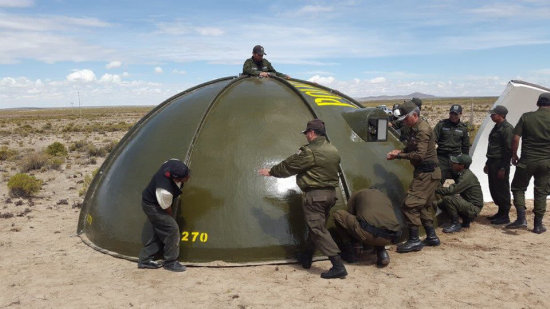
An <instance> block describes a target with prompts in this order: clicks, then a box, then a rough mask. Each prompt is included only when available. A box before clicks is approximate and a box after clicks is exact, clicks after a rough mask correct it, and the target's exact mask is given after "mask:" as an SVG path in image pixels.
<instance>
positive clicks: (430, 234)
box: [422, 225, 441, 247]
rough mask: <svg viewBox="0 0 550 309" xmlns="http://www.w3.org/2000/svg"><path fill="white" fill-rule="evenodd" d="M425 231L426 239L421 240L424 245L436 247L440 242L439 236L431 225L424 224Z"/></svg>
mask: <svg viewBox="0 0 550 309" xmlns="http://www.w3.org/2000/svg"><path fill="white" fill-rule="evenodd" d="M424 230H425V231H426V239H424V241H423V242H422V243H423V244H424V245H425V246H430V247H436V246H439V244H440V243H441V242H440V241H439V238H438V237H437V235H436V234H435V228H434V227H433V225H424Z"/></svg>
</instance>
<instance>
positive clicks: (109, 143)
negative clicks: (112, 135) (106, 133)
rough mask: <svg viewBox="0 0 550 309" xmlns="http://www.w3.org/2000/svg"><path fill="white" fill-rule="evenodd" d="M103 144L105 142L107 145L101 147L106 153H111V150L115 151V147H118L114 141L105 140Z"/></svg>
mask: <svg viewBox="0 0 550 309" xmlns="http://www.w3.org/2000/svg"><path fill="white" fill-rule="evenodd" d="M104 142H107V144H106V145H105V146H103V149H105V151H107V152H108V153H110V152H111V151H113V149H115V147H116V145H118V142H117V141H114V140H105V141H104Z"/></svg>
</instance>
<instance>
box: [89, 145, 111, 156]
mask: <svg viewBox="0 0 550 309" xmlns="http://www.w3.org/2000/svg"><path fill="white" fill-rule="evenodd" d="M106 154H107V151H106V150H105V149H104V148H103V147H101V148H98V147H96V145H94V144H89V145H88V156H90V157H104V156H105V155H106Z"/></svg>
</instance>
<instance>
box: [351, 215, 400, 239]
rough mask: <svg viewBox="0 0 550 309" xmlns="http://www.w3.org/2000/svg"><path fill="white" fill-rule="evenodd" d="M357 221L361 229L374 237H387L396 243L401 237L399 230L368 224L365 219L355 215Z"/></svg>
mask: <svg viewBox="0 0 550 309" xmlns="http://www.w3.org/2000/svg"><path fill="white" fill-rule="evenodd" d="M357 221H358V222H359V225H360V226H361V228H362V229H363V230H365V231H366V232H368V233H370V234H372V235H373V236H374V237H382V238H386V239H389V240H390V241H391V242H392V243H394V244H396V243H398V242H399V239H400V238H401V231H399V232H396V231H390V230H388V229H383V228H379V227H376V226H373V225H370V224H369V223H368V222H367V221H365V220H363V219H361V218H359V217H357Z"/></svg>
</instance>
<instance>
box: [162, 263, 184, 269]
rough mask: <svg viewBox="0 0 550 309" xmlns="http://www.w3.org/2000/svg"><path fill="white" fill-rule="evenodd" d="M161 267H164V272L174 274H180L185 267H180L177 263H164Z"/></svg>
mask: <svg viewBox="0 0 550 309" xmlns="http://www.w3.org/2000/svg"><path fill="white" fill-rule="evenodd" d="M162 267H164V269H166V270H169V271H175V272H182V271H185V269H186V267H185V266H184V265H181V264H180V262H178V261H171V262H165V263H164V265H163V266H162Z"/></svg>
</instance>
